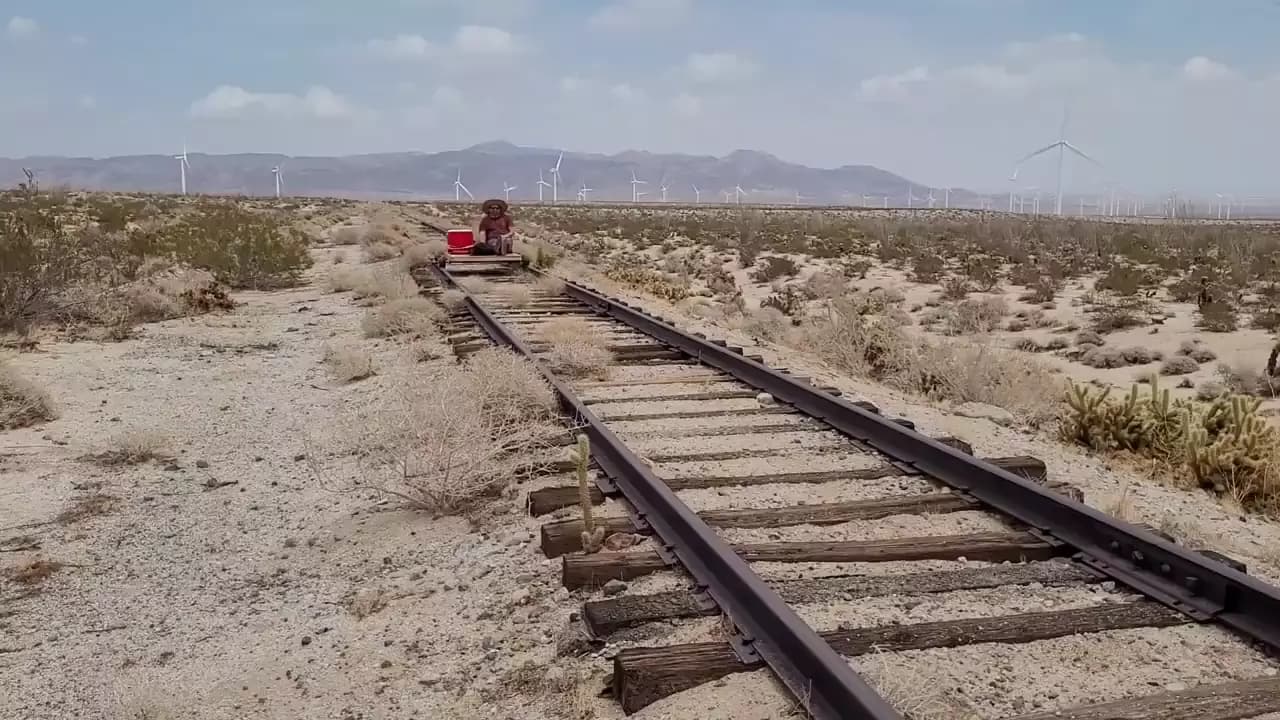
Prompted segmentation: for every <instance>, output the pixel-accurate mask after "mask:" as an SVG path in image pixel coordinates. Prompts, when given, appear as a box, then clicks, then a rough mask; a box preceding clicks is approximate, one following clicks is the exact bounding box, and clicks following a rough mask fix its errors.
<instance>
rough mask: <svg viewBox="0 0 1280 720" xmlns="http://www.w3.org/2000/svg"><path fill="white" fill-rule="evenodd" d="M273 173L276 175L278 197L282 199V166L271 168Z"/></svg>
mask: <svg viewBox="0 0 1280 720" xmlns="http://www.w3.org/2000/svg"><path fill="white" fill-rule="evenodd" d="M271 174H272V175H275V177H276V199H277V200H279V199H280V183H281V182H282V181H283V178H281V176H280V166H279V165H277V166H275V167H273V168H271Z"/></svg>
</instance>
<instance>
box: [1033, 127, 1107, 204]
mask: <svg viewBox="0 0 1280 720" xmlns="http://www.w3.org/2000/svg"><path fill="white" fill-rule="evenodd" d="M1051 150H1057V151H1058V186H1057V202H1056V203H1055V207H1054V214H1056V215H1061V214H1062V165H1063V161H1064V160H1065V159H1066V154H1067V151H1068V150H1070V151H1071V152H1072V153H1074V154H1076V155H1078V156H1080V157H1082V158H1084V159H1085V160H1088V161H1089V162H1091V163H1093V164H1094V165H1097V166H1098V167H1102V163H1100V162H1098V161H1097V160H1094V159H1093V158H1091V157H1089V156H1088V155H1086V154H1085V152H1084V151H1083V150H1081V149H1080V148H1078V147H1076V146H1075V145H1072V144H1071V141H1069V140H1067V111H1066V109H1065V108H1064V109H1063V111H1062V126H1061V128H1060V129H1059V131H1058V141H1057V142H1054V143H1050V144H1048V145H1045V146H1044V147H1042V148H1040V149H1039V150H1036V151H1035V152H1031V153H1028V154H1027V155H1026V156H1024V157H1023V158H1022V159H1021V160H1019V161H1018V164H1017V165H1015V166H1014V171H1013V176H1014V177H1015V178H1016V177H1017V176H1018V168H1021V167H1022V164H1023V163H1025V162H1026V161H1028V160H1030V159H1031V158H1034V157H1036V156H1039V155H1043V154H1045V153H1047V152H1049V151H1051Z"/></svg>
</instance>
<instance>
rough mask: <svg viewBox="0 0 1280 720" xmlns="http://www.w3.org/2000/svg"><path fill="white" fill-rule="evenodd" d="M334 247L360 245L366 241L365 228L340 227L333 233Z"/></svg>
mask: <svg viewBox="0 0 1280 720" xmlns="http://www.w3.org/2000/svg"><path fill="white" fill-rule="evenodd" d="M331 236H332V238H333V244H334V245H359V244H360V241H361V240H363V239H364V228H358V227H351V226H350V225H348V226H345V227H340V228H338V229H337V230H334V231H333V232H332V233H331Z"/></svg>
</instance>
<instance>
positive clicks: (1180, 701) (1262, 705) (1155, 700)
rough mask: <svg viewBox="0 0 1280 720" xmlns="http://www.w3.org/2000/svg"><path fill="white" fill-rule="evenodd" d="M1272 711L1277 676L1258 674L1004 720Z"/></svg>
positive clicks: (1117, 719) (1238, 716)
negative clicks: (1224, 681)
mask: <svg viewBox="0 0 1280 720" xmlns="http://www.w3.org/2000/svg"><path fill="white" fill-rule="evenodd" d="M1274 712H1280V678H1278V677H1262V678H1254V679H1253V680H1240V681H1237V682H1230V683H1222V684H1221V685H1201V686H1199V687H1193V688H1190V689H1188V690H1177V691H1174V692H1163V693H1157V694H1155V695H1145V696H1143V697H1136V698H1126V699H1124V700H1116V701H1113V702H1108V703H1098V704H1096V705H1082V706H1080V707H1074V708H1065V709H1062V710H1050V711H1047V712H1038V713H1031V714H1030V715H1018V716H1017V717H1013V718H1009V719H1008V720H1245V718H1253V717H1258V716H1260V715H1265V714H1267V713H1274Z"/></svg>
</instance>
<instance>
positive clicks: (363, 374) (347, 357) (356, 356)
mask: <svg viewBox="0 0 1280 720" xmlns="http://www.w3.org/2000/svg"><path fill="white" fill-rule="evenodd" d="M324 364H325V366H326V367H327V368H328V369H329V374H330V375H332V376H333V378H334V379H335V380H337V381H338V382H343V383H351V382H355V381H357V380H364V379H365V378H368V377H373V376H374V375H375V374H377V370H376V368H375V367H374V365H373V356H372V355H370V354H369V351H368V350H365V349H364V348H361V347H358V346H355V345H336V346H335V345H327V346H325V348H324Z"/></svg>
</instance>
